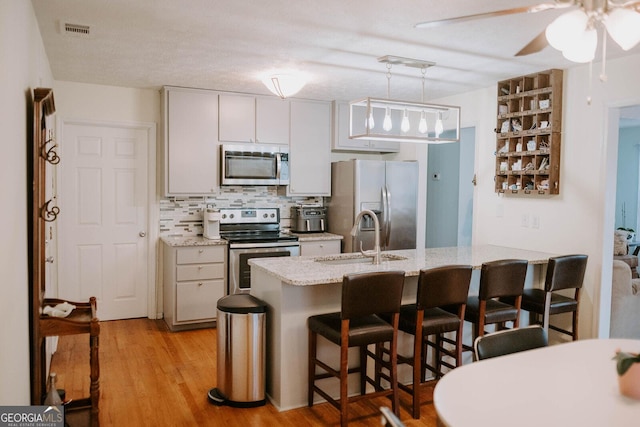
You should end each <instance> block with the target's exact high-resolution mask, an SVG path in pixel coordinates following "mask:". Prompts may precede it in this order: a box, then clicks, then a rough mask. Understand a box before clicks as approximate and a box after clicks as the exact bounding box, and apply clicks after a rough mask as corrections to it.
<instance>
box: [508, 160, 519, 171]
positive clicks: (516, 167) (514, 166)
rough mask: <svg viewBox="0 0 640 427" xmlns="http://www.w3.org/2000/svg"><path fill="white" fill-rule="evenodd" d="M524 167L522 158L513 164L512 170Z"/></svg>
mask: <svg viewBox="0 0 640 427" xmlns="http://www.w3.org/2000/svg"><path fill="white" fill-rule="evenodd" d="M521 169H522V159H518V160H516V161H515V162H513V164H512V165H511V170H513V171H519V170H521Z"/></svg>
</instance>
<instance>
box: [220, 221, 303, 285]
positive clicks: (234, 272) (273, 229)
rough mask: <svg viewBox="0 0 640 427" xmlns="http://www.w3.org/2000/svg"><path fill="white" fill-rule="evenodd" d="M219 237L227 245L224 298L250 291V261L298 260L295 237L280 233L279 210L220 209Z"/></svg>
mask: <svg viewBox="0 0 640 427" xmlns="http://www.w3.org/2000/svg"><path fill="white" fill-rule="evenodd" d="M220 236H221V237H222V238H223V239H225V240H227V241H228V242H229V257H228V260H229V271H228V275H227V277H228V278H229V285H228V289H227V294H239V293H249V292H250V291H251V266H250V265H249V260H250V259H252V258H266V257H280V256H298V255H300V244H299V243H298V237H297V236H292V235H290V234H286V233H282V232H281V231H280V210H279V209H278V208H257V209H220Z"/></svg>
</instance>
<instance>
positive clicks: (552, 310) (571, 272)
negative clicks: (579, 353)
mask: <svg viewBox="0 0 640 427" xmlns="http://www.w3.org/2000/svg"><path fill="white" fill-rule="evenodd" d="M586 268H587V255H563V256H558V257H553V258H549V264H548V265H547V276H546V280H545V284H544V289H525V290H524V293H523V294H522V309H523V310H526V311H528V312H529V315H530V323H539V324H541V325H542V327H543V328H544V329H545V331H547V332H548V330H549V328H551V329H553V330H555V331H558V332H561V333H563V334H567V335H571V337H572V338H573V341H575V340H577V339H578V313H579V308H580V289H581V288H582V283H583V281H584V272H585V270H586ZM562 289H573V290H574V293H573V297H569V296H564V295H560V294H558V293H556V291H560V290H562ZM560 313H573V322H572V329H571V331H568V330H566V329H562V328H560V327H558V326H554V325H551V324H549V316H552V315H554V314H560Z"/></svg>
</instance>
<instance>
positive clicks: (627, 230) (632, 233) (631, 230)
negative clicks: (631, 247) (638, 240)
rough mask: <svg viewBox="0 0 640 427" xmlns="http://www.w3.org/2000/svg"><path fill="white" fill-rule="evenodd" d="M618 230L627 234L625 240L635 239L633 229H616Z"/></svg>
mask: <svg viewBox="0 0 640 427" xmlns="http://www.w3.org/2000/svg"><path fill="white" fill-rule="evenodd" d="M618 230H622V231H626V232H627V240H634V238H635V237H636V230H634V229H633V228H625V227H618Z"/></svg>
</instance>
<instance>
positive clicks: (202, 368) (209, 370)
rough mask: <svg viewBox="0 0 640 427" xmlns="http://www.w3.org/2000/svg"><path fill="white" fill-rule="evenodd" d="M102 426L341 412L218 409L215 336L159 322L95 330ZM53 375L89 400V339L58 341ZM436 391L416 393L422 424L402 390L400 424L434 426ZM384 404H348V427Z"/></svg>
mask: <svg viewBox="0 0 640 427" xmlns="http://www.w3.org/2000/svg"><path fill="white" fill-rule="evenodd" d="M100 327H101V332H100V392H101V395H100V424H101V426H102V427H105V426H127V427H128V426H133V427H137V426H228V427H232V426H251V427H254V426H274V427H275V426H290V427H299V426H335V425H339V414H338V411H337V410H336V409H335V408H334V407H333V406H331V405H329V404H327V403H324V404H319V405H314V406H313V407H312V408H306V407H305V408H300V409H294V410H291V411H285V412H278V411H277V410H276V409H275V408H274V407H273V406H272V405H271V404H269V403H267V405H265V406H263V407H258V408H231V407H227V406H216V405H212V404H210V403H209V401H208V400H207V392H208V391H209V389H211V388H213V387H215V386H216V379H217V374H216V348H217V347H216V330H215V329H201V330H194V331H184V332H170V331H169V330H168V329H167V327H166V325H165V323H164V321H162V320H149V319H133V320H118V321H110V322H101V324H100ZM51 370H52V371H53V372H56V373H57V375H58V388H63V389H65V391H66V393H67V397H69V398H74V397H75V398H81V397H85V396H88V395H89V337H88V336H87V335H75V336H64V337H60V341H59V343H58V351H57V352H56V353H55V354H54V356H53V359H52V364H51ZM432 392H433V387H432V386H430V385H423V386H422V388H421V395H422V398H421V402H422V404H421V415H422V416H421V418H420V419H419V420H414V419H413V418H411V414H410V412H409V410H410V405H411V399H410V396H409V395H408V394H407V393H404V392H400V404H401V412H400V418H401V419H402V421H403V422H404V423H405V424H406V425H407V426H436V415H435V410H434V407H433V402H432ZM383 405H385V406H390V402H389V400H388V399H386V398H379V399H378V400H374V401H369V402H367V401H363V402H359V403H355V404H352V405H351V406H350V411H349V414H350V417H349V419H350V423H349V425H353V426H354V427H356V426H375V425H380V415H379V409H378V408H379V407H380V406H383Z"/></svg>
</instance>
